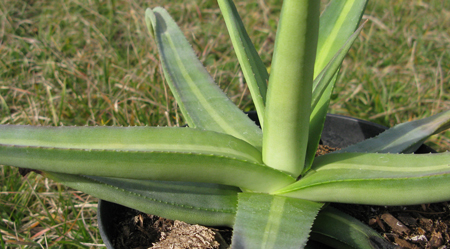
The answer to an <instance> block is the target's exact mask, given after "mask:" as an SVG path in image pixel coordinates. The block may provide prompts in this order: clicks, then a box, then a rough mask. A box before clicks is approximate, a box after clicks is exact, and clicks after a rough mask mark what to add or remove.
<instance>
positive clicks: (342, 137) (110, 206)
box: [97, 112, 435, 249]
mask: <svg viewBox="0 0 450 249" xmlns="http://www.w3.org/2000/svg"><path fill="white" fill-rule="evenodd" d="M248 116H249V117H250V118H251V119H252V120H254V121H255V122H256V123H257V124H258V125H259V121H258V117H257V115H256V112H250V113H248ZM386 129H387V127H385V126H382V125H379V124H375V123H372V122H368V121H365V120H361V119H356V118H351V117H346V116H341V115H335V114H328V115H327V118H326V120H325V125H324V129H323V132H322V138H321V143H322V144H324V145H328V146H331V147H336V148H345V147H347V146H349V145H352V144H355V143H358V142H361V141H363V140H365V139H368V138H371V137H374V136H376V135H378V134H380V133H381V132H383V131H385V130H386ZM430 152H435V151H434V150H432V149H431V148H430V147H428V146H425V145H422V146H421V147H420V148H419V149H418V150H417V151H416V153H430ZM128 209H129V208H128V207H124V206H122V205H119V204H115V203H112V202H108V201H104V200H99V202H98V211H97V217H98V227H99V229H100V234H101V236H102V239H103V242H104V243H105V245H106V247H107V248H109V249H113V248H114V247H113V246H112V239H113V238H114V237H115V236H116V235H115V231H113V229H112V227H113V226H112V225H113V224H112V222H113V219H112V217H113V216H116V215H120V214H124V213H126V211H127V210H128Z"/></svg>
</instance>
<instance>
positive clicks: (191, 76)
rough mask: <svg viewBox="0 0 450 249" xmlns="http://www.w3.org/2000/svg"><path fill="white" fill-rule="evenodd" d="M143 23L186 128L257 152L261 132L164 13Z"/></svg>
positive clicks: (149, 13) (150, 15) (148, 16)
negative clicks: (225, 136)
mask: <svg viewBox="0 0 450 249" xmlns="http://www.w3.org/2000/svg"><path fill="white" fill-rule="evenodd" d="M145 20H146V23H147V27H148V29H149V32H150V34H151V35H152V36H153V37H154V38H155V40H156V43H157V45H158V50H159V54H160V59H161V62H162V65H163V70H164V74H165V78H166V81H167V83H168V84H169V87H170V89H171V91H172V93H173V94H174V96H175V98H176V100H177V103H178V105H179V106H180V110H181V111H182V113H183V116H184V118H185V119H186V121H187V122H188V124H189V126H190V127H193V128H195V127H199V128H202V129H206V130H211V131H217V132H220V133H226V134H230V135H232V136H235V137H237V138H240V139H242V140H244V141H247V142H248V143H250V144H252V145H253V146H255V147H257V148H260V147H261V145H262V133H261V130H260V129H259V128H258V127H257V126H256V125H255V123H254V122H253V121H251V120H250V119H249V118H248V117H247V116H246V115H245V114H244V113H243V112H242V111H241V110H239V108H237V106H235V105H234V104H233V102H231V100H230V99H228V97H227V96H226V95H225V94H224V93H223V92H222V90H221V89H220V88H219V87H218V86H217V85H216V84H215V83H214V81H213V79H212V77H211V76H210V75H209V73H208V72H207V71H206V69H205V68H204V67H203V65H202V63H201V62H200V61H199V60H198V58H197V57H196V55H195V53H194V51H193V50H192V47H191V46H190V45H189V43H188V41H187V40H186V38H185V37H184V35H183V33H182V32H181V30H180V29H179V28H178V26H177V24H176V23H175V22H174V20H173V19H172V18H171V17H170V15H169V14H168V13H167V11H166V10H164V9H163V8H160V7H157V8H155V9H154V10H153V11H152V10H150V9H147V11H146V17H145Z"/></svg>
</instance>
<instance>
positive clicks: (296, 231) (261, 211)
mask: <svg viewBox="0 0 450 249" xmlns="http://www.w3.org/2000/svg"><path fill="white" fill-rule="evenodd" d="M322 205H323V204H321V203H316V202H310V201H305V200H300V199H293V198H286V197H282V196H273V195H267V194H254V193H239V194H238V208H237V214H236V221H235V225H234V227H233V228H234V231H233V241H232V244H231V245H232V248H234V249H240V248H243V249H244V248H245V249H256V248H267V249H269V248H303V247H304V246H305V244H306V241H307V240H308V237H309V233H310V231H311V226H312V224H313V222H314V219H315V217H316V215H317V213H318V212H319V210H320V208H321V207H322Z"/></svg>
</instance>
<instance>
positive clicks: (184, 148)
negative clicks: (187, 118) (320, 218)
mask: <svg viewBox="0 0 450 249" xmlns="http://www.w3.org/2000/svg"><path fill="white" fill-rule="evenodd" d="M0 144H3V145H16V146H34V147H50V148H60V149H85V150H89V149H94V150H115V151H164V152H182V153H191V152H192V153H202V154H211V155H217V156H227V157H234V158H238V159H241V160H248V161H251V162H258V163H261V162H262V156H261V152H260V151H259V150H258V149H256V148H254V147H253V146H251V145H250V144H248V143H246V142H244V141H242V140H240V139H237V138H235V137H233V136H230V135H227V134H222V133H217V132H213V131H205V130H200V129H193V128H180V127H142V126H141V127H107V126H101V127H100V126H96V127H87V126H84V127H42V126H24V125H0Z"/></svg>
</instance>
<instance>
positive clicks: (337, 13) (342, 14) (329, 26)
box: [303, 0, 367, 173]
mask: <svg viewBox="0 0 450 249" xmlns="http://www.w3.org/2000/svg"><path fill="white" fill-rule="evenodd" d="M366 4H367V0H340V1H331V2H330V3H329V4H328V6H327V7H326V8H325V10H324V12H323V13H322V15H321V16H320V26H319V40H318V42H317V55H316V62H315V65H314V79H316V80H315V81H314V86H313V88H314V89H321V90H320V91H316V93H320V92H321V94H320V95H319V94H318V95H315V96H319V98H318V99H315V100H314V103H313V105H312V110H311V115H310V123H309V124H310V125H309V128H310V131H309V139H308V141H309V142H308V149H307V156H306V157H307V158H306V163H305V169H304V170H303V173H305V172H306V171H307V170H308V169H309V168H310V167H311V164H312V162H313V160H314V154H315V152H316V150H317V146H318V143H319V139H320V135H321V133H322V130H323V125H324V122H325V116H326V114H327V112H328V105H329V102H330V96H331V92H332V91H333V88H334V84H335V82H336V79H337V70H336V73H335V74H334V75H327V76H328V77H330V76H332V78H331V80H330V83H329V84H328V85H327V86H326V88H323V86H320V85H319V82H320V80H317V79H320V77H321V75H320V74H322V72H325V68H326V67H327V65H330V64H329V63H330V61H332V59H333V57H334V56H336V54H338V53H339V50H340V49H341V48H343V47H345V46H346V44H347V45H351V43H350V44H349V43H348V41H349V39H351V38H350V37H351V36H352V34H353V35H354V33H355V30H356V28H357V26H358V23H359V22H360V20H361V17H362V15H363V12H364V9H365V6H366ZM353 38H356V37H353ZM331 71H333V70H331ZM322 76H325V75H322ZM325 81H326V80H324V82H325ZM313 94H315V93H313Z"/></svg>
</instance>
